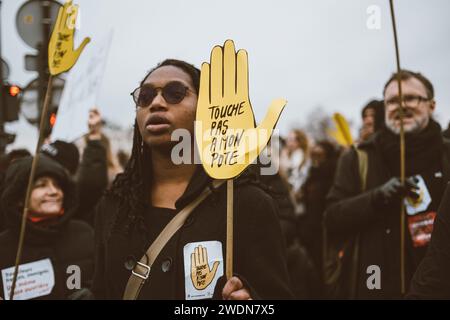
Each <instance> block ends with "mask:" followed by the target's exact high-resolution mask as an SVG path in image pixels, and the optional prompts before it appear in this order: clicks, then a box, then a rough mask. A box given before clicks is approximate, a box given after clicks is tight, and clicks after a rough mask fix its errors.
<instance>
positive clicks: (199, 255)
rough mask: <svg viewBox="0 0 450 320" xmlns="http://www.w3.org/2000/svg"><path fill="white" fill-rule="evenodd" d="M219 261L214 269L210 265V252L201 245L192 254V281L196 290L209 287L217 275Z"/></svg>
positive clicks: (215, 263) (214, 265)
mask: <svg viewBox="0 0 450 320" xmlns="http://www.w3.org/2000/svg"><path fill="white" fill-rule="evenodd" d="M219 263H220V262H219V261H216V262H214V264H213V267H212V269H210V267H209V263H208V251H207V250H206V248H204V247H202V246H201V245H200V246H198V247H196V248H195V249H194V252H193V253H191V280H192V284H193V285H194V288H195V289H197V290H203V289H205V288H206V287H208V286H209V285H210V284H211V282H212V281H213V279H214V276H215V275H216V272H217V268H218V267H219Z"/></svg>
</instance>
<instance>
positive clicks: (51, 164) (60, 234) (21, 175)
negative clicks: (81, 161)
mask: <svg viewBox="0 0 450 320" xmlns="http://www.w3.org/2000/svg"><path fill="white" fill-rule="evenodd" d="M30 168H31V158H30V157H28V158H24V159H20V160H17V161H16V162H14V163H13V164H12V165H11V166H10V168H9V169H8V172H7V176H6V181H5V185H6V187H5V190H4V191H3V194H2V197H1V201H0V204H1V206H0V208H1V211H2V213H3V214H4V216H5V220H6V223H7V229H6V230H5V231H4V232H2V233H0V270H3V269H6V268H9V267H13V266H14V264H15V259H16V252H17V247H18V239H19V230H20V225H21V216H22V210H23V209H22V206H21V205H20V203H23V199H24V198H25V195H24V193H25V190H26V186H27V182H28V175H29V172H30ZM44 175H50V176H52V177H55V178H56V179H57V180H58V181H59V183H60V184H61V187H62V189H63V191H64V215H63V216H62V217H61V218H59V220H58V222H56V223H54V224H52V225H51V226H46V227H44V226H41V225H37V224H35V223H33V222H30V221H29V222H27V227H26V236H25V243H24V247H23V252H22V259H21V264H26V263H30V262H35V261H38V260H42V259H50V261H51V264H52V267H53V270H54V275H55V286H54V288H53V290H52V291H51V293H50V294H48V295H46V296H42V297H39V298H37V299H67V298H68V297H69V296H70V295H71V294H73V293H75V291H76V289H69V288H68V287H67V285H66V284H67V279H68V277H69V276H70V275H72V274H73V271H71V270H69V271H70V272H69V273H68V267H69V266H71V265H75V266H78V267H79V268H80V271H81V279H80V280H81V287H84V288H86V287H89V286H90V284H91V282H92V277H93V269H94V265H93V262H94V259H93V258H94V231H93V229H92V228H91V227H90V226H89V225H88V224H86V223H85V222H82V221H77V220H73V219H72V217H73V215H74V214H75V212H74V211H75V210H76V198H75V194H74V192H73V190H74V187H73V185H72V183H71V181H70V180H69V177H68V175H67V173H66V171H65V170H64V169H63V168H62V167H61V166H60V165H59V164H58V163H56V162H55V161H53V160H51V159H49V158H47V157H45V156H41V157H40V160H39V164H38V167H37V171H36V177H39V176H44ZM3 294H4V293H3V281H1V279H0V295H1V296H3Z"/></svg>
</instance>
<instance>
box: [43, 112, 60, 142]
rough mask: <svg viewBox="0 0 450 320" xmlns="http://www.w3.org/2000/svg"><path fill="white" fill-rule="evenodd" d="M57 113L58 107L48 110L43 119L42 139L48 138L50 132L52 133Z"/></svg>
mask: <svg viewBox="0 0 450 320" xmlns="http://www.w3.org/2000/svg"><path fill="white" fill-rule="evenodd" d="M57 113H58V107H56V106H53V107H51V108H50V111H49V112H48V113H47V117H46V119H45V124H44V126H45V127H44V128H43V130H44V137H48V136H49V135H50V134H51V133H52V131H53V127H54V125H55V123H56V115H57Z"/></svg>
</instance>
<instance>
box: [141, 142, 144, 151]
mask: <svg viewBox="0 0 450 320" xmlns="http://www.w3.org/2000/svg"><path fill="white" fill-rule="evenodd" d="M141 154H144V141H141Z"/></svg>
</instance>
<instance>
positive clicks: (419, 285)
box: [407, 183, 450, 300]
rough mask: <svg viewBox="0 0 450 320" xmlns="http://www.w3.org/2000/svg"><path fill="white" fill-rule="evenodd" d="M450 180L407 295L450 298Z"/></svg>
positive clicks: (426, 297) (422, 297)
mask: <svg viewBox="0 0 450 320" xmlns="http://www.w3.org/2000/svg"><path fill="white" fill-rule="evenodd" d="M449 270H450V183H448V184H447V188H446V189H445V194H444V196H443V198H442V203H441V205H440V206H439V210H438V214H437V216H436V220H435V221H434V228H433V233H432V235H431V241H430V245H429V247H428V251H427V254H426V255H425V258H424V259H423V260H422V262H421V264H420V265H419V267H418V268H417V271H416V273H415V274H414V277H413V279H412V281H411V286H410V289H409V293H408V295H407V298H408V299H447V300H448V299H450V274H449Z"/></svg>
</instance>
